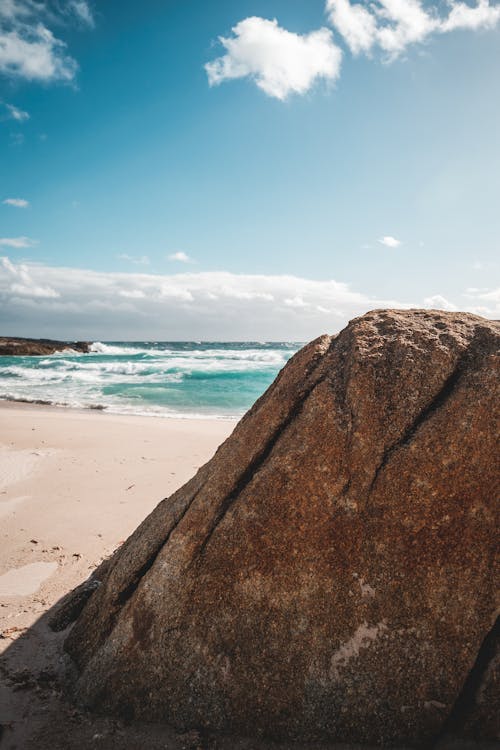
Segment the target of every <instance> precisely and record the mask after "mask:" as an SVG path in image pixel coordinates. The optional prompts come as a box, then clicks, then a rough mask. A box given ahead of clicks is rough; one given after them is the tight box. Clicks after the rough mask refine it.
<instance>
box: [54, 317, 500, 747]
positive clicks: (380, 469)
mask: <svg viewBox="0 0 500 750" xmlns="http://www.w3.org/2000/svg"><path fill="white" fill-rule="evenodd" d="M499 339H500V337H499V326H498V324H495V323H492V322H489V321H486V320H483V319H482V318H479V317H475V316H472V315H466V314H459V313H457V314H455V313H441V312H436V311H423V310H416V311H390V310H388V311H375V312H372V313H369V314H367V315H365V316H364V317H362V318H359V319H357V320H354V321H352V322H351V323H350V324H349V326H348V327H347V328H346V329H345V330H343V331H342V332H341V333H340V334H339V335H338V336H337V337H330V336H323V337H321V338H319V339H317V340H316V341H313V342H312V343H311V344H309V345H308V346H306V347H305V348H304V349H302V350H301V351H300V352H299V353H298V354H297V355H296V356H295V357H294V358H293V359H292V360H291V361H290V362H289V363H288V365H287V366H286V367H285V368H284V369H283V371H282V372H281V373H280V375H279V376H278V377H277V379H276V380H275V382H274V383H273V384H272V386H271V387H270V388H269V389H268V391H267V392H266V393H265V394H264V396H262V398H261V399H260V400H259V401H258V402H257V403H256V404H255V406H254V407H253V408H252V409H251V410H250V411H249V412H248V414H247V415H246V416H245V417H244V418H243V419H242V420H241V422H240V423H239V425H238V426H237V428H236V429H235V431H234V433H233V434H232V435H231V437H230V438H229V439H228V440H227V441H226V442H225V443H224V444H223V445H222V446H221V447H220V448H219V450H218V451H217V453H216V454H215V456H214V457H213V459H212V460H211V461H210V462H209V463H208V464H206V465H205V466H204V467H203V468H201V469H200V470H199V472H198V473H197V474H196V476H195V477H193V479H191V480H190V481H189V482H188V483H187V484H186V485H185V486H184V487H183V488H181V489H180V490H179V491H178V492H176V493H175V494H174V495H173V496H172V497H170V498H169V499H166V500H164V501H163V502H161V503H160V504H159V505H158V507H157V508H156V509H155V510H154V511H153V513H152V514H151V515H150V516H149V517H148V518H147V519H146V520H145V521H144V522H143V523H142V524H141V526H140V527H139V528H138V529H137V530H136V532H135V533H134V534H133V535H132V536H131V537H130V538H129V539H128V540H127V542H126V543H125V544H124V545H123V546H122V547H121V548H120V549H119V550H118V551H117V552H116V553H115V555H114V556H113V557H112V558H111V560H110V561H109V563H108V564H107V565H106V566H105V568H104V570H103V572H102V574H100V575H96V576H95V577H94V578H97V579H98V580H102V583H101V585H100V586H99V587H98V588H96V590H95V592H94V593H93V594H92V596H91V597H90V599H89V601H88V602H87V604H86V605H85V607H84V609H83V612H82V613H81V615H80V616H79V618H78V620H77V622H76V624H75V626H74V628H73V630H72V631H71V632H70V634H69V636H68V638H67V641H66V649H67V651H68V652H69V653H70V654H71V656H72V657H73V659H74V661H75V662H76V665H77V667H78V670H79V678H78V680H77V684H76V687H75V689H76V695H77V697H78V699H79V700H80V701H82V702H84V703H85V704H86V705H87V706H90V707H93V708H95V709H98V710H99V711H104V712H117V713H120V714H122V715H125V716H127V717H129V718H130V717H141V718H144V719H153V720H168V721H171V722H172V723H173V724H174V725H175V726H177V727H178V728H179V729H181V730H182V729H190V728H198V729H200V728H204V727H206V728H209V729H211V730H216V731H224V732H234V733H242V734H246V735H248V734H253V735H254V736H255V735H261V734H263V735H271V736H275V737H282V738H287V739H294V738H299V737H300V738H303V739H312V738H325V739H326V738H328V739H330V740H341V741H350V742H369V743H382V742H389V743H390V742H401V743H403V742H407V743H413V742H419V741H422V740H428V739H429V738H434V737H436V736H439V734H440V732H442V731H443V729H446V728H447V721H448V722H449V723H450V724H451V725H452V726H451V730H452V731H454V732H455V733H457V732H458V733H461V732H466V731H468V730H467V727H468V728H469V730H470V731H475V732H476V733H478V734H479V736H487V737H494V736H495V734H497V733H498V731H499V727H498V723H497V722H498V718H496V713H497V712H496V708H497V707H498V698H499V695H498V681H497V680H496V679H495V670H494V668H493V666H494V665H492V663H491V658H492V654H493V652H494V646H492V645H491V644H494V642H495V641H496V639H497V637H498V633H497V631H496V630H495V629H494V622H495V617H496V612H497V608H498V602H499V597H498V581H499V577H498V572H499V559H498V548H497V546H496V542H497V539H496V536H495V535H496V533H497V530H498V521H499V518H498V490H499V473H498V463H497V461H496V458H495V457H496V446H495V439H496V437H497V435H498V422H499V420H498V417H499V413H498V412H499V404H500V398H499V393H498V365H499V362H498V343H499ZM497 627H498V626H497ZM489 641H491V643H490V645H489V646H488V648H485V647H484V643H485V642H486V643H488V642H489ZM482 644H483V648H481V646H482ZM480 651H481V653H482V654H483V656H482V657H481V656H480V657H478V652H480ZM476 659H477V661H476ZM457 700H458V701H459V702H460V701H461V702H462V703H461V706H462V708H461V709H460V711H458V710H457V706H456V702H457ZM454 706H455V708H454ZM460 712H461V714H462V715H459V716H458V717H457V713H458V714H460ZM481 712H482V713H481ZM479 715H483V716H484V717H489V719H488V720H487V721H484V722H481V721H478V720H477V717H478V716H479ZM471 728H473V729H471Z"/></svg>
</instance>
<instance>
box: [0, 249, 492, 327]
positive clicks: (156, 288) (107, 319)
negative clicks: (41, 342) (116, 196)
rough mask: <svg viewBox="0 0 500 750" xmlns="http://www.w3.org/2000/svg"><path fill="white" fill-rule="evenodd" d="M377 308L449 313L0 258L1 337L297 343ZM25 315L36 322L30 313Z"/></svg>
mask: <svg viewBox="0 0 500 750" xmlns="http://www.w3.org/2000/svg"><path fill="white" fill-rule="evenodd" d="M463 300H464V302H465V304H462V305H461V307H462V309H465V310H467V311H469V312H474V313H477V314H480V315H485V316H488V317H495V316H496V317H498V316H499V315H500V289H474V288H472V289H467V290H466V291H465V292H464V295H463ZM381 307H396V308H409V307H428V308H435V309H436V308H437V309H442V310H457V309H458V307H457V305H456V304H454V303H453V302H451V301H450V300H447V299H446V298H445V297H443V296H442V295H441V294H431V295H429V296H427V297H425V298H424V299H423V300H411V301H408V302H404V301H401V300H393V299H378V298H376V297H372V296H370V295H367V294H364V293H363V292H358V291H355V290H353V289H351V287H350V285H349V284H346V283H343V282H339V281H334V280H327V281H317V280H313V279H305V278H299V277H296V276H287V275H263V274H260V275H259V274H234V273H228V272H218V271H212V272H202V273H179V274H170V275H167V274H162V275H160V274H147V273H104V272H98V271H91V270H86V269H79V268H61V267H54V266H47V265H42V264H38V263H15V262H13V261H11V260H10V259H9V258H7V257H1V258H0V317H1V319H2V321H3V323H4V325H3V332H4V334H5V335H8V334H12V335H18V336H19V335H27V336H43V335H45V334H48V333H50V334H51V335H53V336H54V335H57V336H60V337H62V338H68V339H74V338H93V339H102V338H105V339H108V340H113V339H115V340H119V339H121V340H122V339H124V338H126V339H129V340H133V339H136V340H141V339H148V340H149V339H155V340H169V339H170V340H172V339H181V340H182V339H184V340H192V339H196V340H198V339H200V338H202V339H203V338H205V339H225V340H230V339H239V340H243V339H252V340H255V339H259V340H289V339H293V340H295V341H299V340H306V339H310V338H313V337H314V336H317V335H319V334H320V333H325V332H328V333H334V332H336V331H338V330H340V329H341V328H343V327H344V326H345V325H346V323H347V321H348V320H349V319H351V318H353V317H356V316H357V315H361V314H363V313H365V312H367V311H368V310H370V309H374V308H381ZM34 313H36V315H35V316H34Z"/></svg>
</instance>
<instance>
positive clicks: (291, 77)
mask: <svg viewBox="0 0 500 750" xmlns="http://www.w3.org/2000/svg"><path fill="white" fill-rule="evenodd" d="M219 41H220V43H221V44H222V46H223V47H224V49H225V54H224V55H222V56H221V57H218V58H217V59H215V60H213V61H211V62H209V63H207V64H206V65H205V70H206V72H207V75H208V81H209V84H210V85H211V86H215V85H218V84H220V83H222V82H223V81H228V80H232V79H235V78H247V77H248V78H251V79H252V80H254V81H255V83H256V85H257V86H258V87H259V88H260V89H262V91H264V92H265V93H266V94H268V95H269V96H272V97H275V98H276V99H280V100H282V101H283V100H285V99H286V98H287V97H288V96H290V94H305V93H306V92H307V91H309V89H310V88H311V87H312V86H313V85H314V84H315V83H316V82H317V81H318V80H321V79H323V80H325V81H329V82H333V81H335V80H336V79H337V78H338V76H339V73H340V64H341V59H342V52H341V50H340V49H339V47H337V45H336V44H335V43H334V41H333V34H332V32H331V31H330V30H329V29H325V28H321V29H318V30H317V31H312V32H311V33H309V34H294V33H292V32H290V31H287V30H286V29H283V28H281V27H280V26H279V25H278V22H277V21H276V20H268V19H265V18H259V17H256V16H253V17H249V18H245V19H244V20H243V21H240V22H239V23H238V24H236V26H234V27H233V29H232V36H231V37H222V36H221V37H219Z"/></svg>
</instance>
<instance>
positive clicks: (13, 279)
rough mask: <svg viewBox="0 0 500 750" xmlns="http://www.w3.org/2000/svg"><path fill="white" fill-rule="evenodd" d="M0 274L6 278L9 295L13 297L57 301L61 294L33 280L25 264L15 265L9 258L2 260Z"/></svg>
mask: <svg viewBox="0 0 500 750" xmlns="http://www.w3.org/2000/svg"><path fill="white" fill-rule="evenodd" d="M2 271H3V274H2ZM0 274H1V275H2V276H3V278H4V281H5V283H6V285H7V288H8V291H9V294H11V295H12V296H13V297H27V298H29V299H33V298H37V299H55V298H56V297H59V293H58V292H56V291H55V289H52V288H51V287H49V286H43V285H40V284H38V283H37V281H35V280H34V279H33V278H32V276H31V274H30V271H29V268H28V266H27V265H25V264H18V265H15V264H14V263H11V262H10V260H9V259H8V258H0Z"/></svg>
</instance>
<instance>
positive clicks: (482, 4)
mask: <svg viewBox="0 0 500 750" xmlns="http://www.w3.org/2000/svg"><path fill="white" fill-rule="evenodd" d="M499 20H500V5H490V4H489V2H488V0H479V2H478V4H477V5H476V6H470V5H467V4H466V3H452V4H451V10H450V14H449V16H448V18H447V19H446V20H445V21H443V23H442V24H441V31H454V30H455V29H470V30H472V31H476V30H477V29H493V28H494V27H495V26H496V25H497V23H498V22H499Z"/></svg>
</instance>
